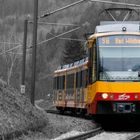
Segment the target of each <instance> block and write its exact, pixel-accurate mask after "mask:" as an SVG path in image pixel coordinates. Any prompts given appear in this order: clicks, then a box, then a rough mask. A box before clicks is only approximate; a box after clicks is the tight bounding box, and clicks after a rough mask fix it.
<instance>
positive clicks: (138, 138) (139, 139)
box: [128, 133, 140, 140]
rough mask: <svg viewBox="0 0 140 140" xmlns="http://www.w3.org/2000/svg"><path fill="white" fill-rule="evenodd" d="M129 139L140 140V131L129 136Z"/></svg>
mask: <svg viewBox="0 0 140 140" xmlns="http://www.w3.org/2000/svg"><path fill="white" fill-rule="evenodd" d="M128 140H140V133H138V134H136V135H134V136H132V137H130V138H128Z"/></svg>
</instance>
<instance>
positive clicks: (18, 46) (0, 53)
mask: <svg viewBox="0 0 140 140" xmlns="http://www.w3.org/2000/svg"><path fill="white" fill-rule="evenodd" d="M20 47H22V45H21V44H20V45H17V46H16V47H13V48H11V49H9V50H6V51H3V52H0V55H2V54H5V53H7V52H10V51H13V50H15V49H18V48H20Z"/></svg>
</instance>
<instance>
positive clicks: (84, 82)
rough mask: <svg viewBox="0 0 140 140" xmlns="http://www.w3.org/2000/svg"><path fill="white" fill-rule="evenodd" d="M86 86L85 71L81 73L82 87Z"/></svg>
mask: <svg viewBox="0 0 140 140" xmlns="http://www.w3.org/2000/svg"><path fill="white" fill-rule="evenodd" d="M86 86H87V70H83V71H82V87H86Z"/></svg>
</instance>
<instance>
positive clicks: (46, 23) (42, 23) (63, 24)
mask: <svg viewBox="0 0 140 140" xmlns="http://www.w3.org/2000/svg"><path fill="white" fill-rule="evenodd" d="M28 23H33V21H28ZM37 23H38V24H39V25H56V26H79V25H76V24H66V23H51V22H40V21H38V22H37Z"/></svg>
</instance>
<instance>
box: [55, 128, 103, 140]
mask: <svg viewBox="0 0 140 140" xmlns="http://www.w3.org/2000/svg"><path fill="white" fill-rule="evenodd" d="M102 132H103V129H102V128H101V127H98V128H96V129H93V130H90V131H87V132H84V133H81V134H79V135H75V136H70V137H67V138H61V140H85V139H87V138H90V137H94V136H96V135H98V134H100V133H102ZM58 139H59V138H58Z"/></svg>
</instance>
